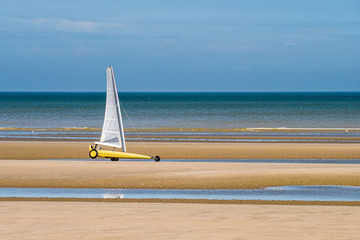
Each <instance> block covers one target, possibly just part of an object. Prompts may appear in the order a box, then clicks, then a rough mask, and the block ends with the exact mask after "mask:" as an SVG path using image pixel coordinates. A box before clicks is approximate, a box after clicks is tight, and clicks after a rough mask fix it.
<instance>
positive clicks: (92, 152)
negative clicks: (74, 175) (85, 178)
mask: <svg viewBox="0 0 360 240" xmlns="http://www.w3.org/2000/svg"><path fill="white" fill-rule="evenodd" d="M97 156H98V151H97V150H96V149H91V150H90V152H89V157H91V158H97Z"/></svg>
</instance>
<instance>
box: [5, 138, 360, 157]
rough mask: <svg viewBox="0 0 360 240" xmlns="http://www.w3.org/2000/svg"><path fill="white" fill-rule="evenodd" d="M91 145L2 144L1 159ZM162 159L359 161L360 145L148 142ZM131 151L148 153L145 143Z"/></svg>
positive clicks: (59, 153) (76, 152)
mask: <svg viewBox="0 0 360 240" xmlns="http://www.w3.org/2000/svg"><path fill="white" fill-rule="evenodd" d="M90 144H91V143H90V142H84V143H81V142H49V141H0V149H1V151H0V159H86V158H89V156H88V145H90ZM145 145H146V148H147V149H148V152H149V154H150V155H159V156H161V158H162V159H360V144H359V143H353V144H352V143H346V144H345V143H344V144H341V143H190V142H178V143H166V142H146V143H145ZM127 150H128V151H129V152H136V153H141V154H148V152H147V151H146V150H145V148H144V146H143V144H141V143H137V142H130V143H127Z"/></svg>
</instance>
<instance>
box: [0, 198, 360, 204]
mask: <svg viewBox="0 0 360 240" xmlns="http://www.w3.org/2000/svg"><path fill="white" fill-rule="evenodd" d="M12 201H14V202H29V201H30V202H103V203H175V204H176V203H186V204H249V205H291V206H294V205H297V206H309V205H311V206H360V201H295V200H291V201H282V200H207V199H156V198H154V199H132V198H129V199H97V198H44V197H40V198H35V197H0V202H12Z"/></svg>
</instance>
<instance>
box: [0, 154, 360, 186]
mask: <svg viewBox="0 0 360 240" xmlns="http://www.w3.org/2000/svg"><path fill="white" fill-rule="evenodd" d="M281 185H351V186H360V165H359V164H294V163H208V162H207V163H202V162H193V163H191V162H186V163H185V162H184V163H182V162H166V161H163V162H160V163H156V162H111V161H101V162H100V161H92V160H89V161H56V160H54V161H51V160H31V161H23V160H1V161H0V187H53V188H54V187H55V188H168V189H196V188H202V189H211V188H214V189H236V188H259V187H264V186H281Z"/></svg>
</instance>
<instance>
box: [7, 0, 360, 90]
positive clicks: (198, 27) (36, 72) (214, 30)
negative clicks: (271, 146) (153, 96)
mask: <svg viewBox="0 0 360 240" xmlns="http://www.w3.org/2000/svg"><path fill="white" fill-rule="evenodd" d="M108 65H113V67H114V71H115V78H116V80H117V84H118V90H119V91H236V92H243V91H244V92H245V91H255V92H256V91H360V1H346V0H343V1H340V0H338V1H331V0H318V1H307V0H303V1H288V0H286V1H278V0H274V1H268V0H263V1H260V0H259V1H258V0H254V1H250V0H249V1H239V0H237V1H235V0H234V1H231V0H228V1H211V0H207V1H205V0H204V1H187V0H182V1H156V0H155V1H91V0H86V1H81V0H80V1H32V0H27V1H17V0H1V1H0V74H1V75H0V91H105V68H106V67H107V66H108Z"/></svg>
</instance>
